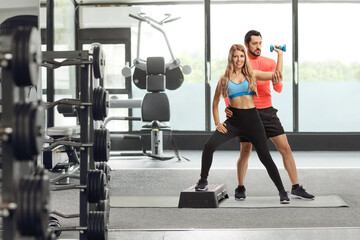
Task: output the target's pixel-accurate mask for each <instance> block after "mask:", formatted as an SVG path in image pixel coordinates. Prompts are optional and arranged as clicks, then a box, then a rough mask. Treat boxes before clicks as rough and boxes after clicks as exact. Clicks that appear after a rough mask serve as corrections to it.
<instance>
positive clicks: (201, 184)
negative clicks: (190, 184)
mask: <svg viewBox="0 0 360 240" xmlns="http://www.w3.org/2000/svg"><path fill="white" fill-rule="evenodd" d="M207 185H208V181H207V180H206V179H200V180H199V181H198V183H197V184H196V186H195V190H196V191H206V190H207V189H208V188H207Z"/></svg>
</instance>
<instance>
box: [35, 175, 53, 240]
mask: <svg viewBox="0 0 360 240" xmlns="http://www.w3.org/2000/svg"><path fill="white" fill-rule="evenodd" d="M37 179H38V182H39V185H38V197H37V199H36V208H37V218H38V219H37V223H38V224H37V226H38V235H41V236H43V238H44V239H47V237H48V235H49V233H48V231H47V227H48V219H49V207H48V206H49V198H50V188H49V186H50V179H49V176H48V175H42V176H37Z"/></svg>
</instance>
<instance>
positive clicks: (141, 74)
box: [132, 67, 146, 89]
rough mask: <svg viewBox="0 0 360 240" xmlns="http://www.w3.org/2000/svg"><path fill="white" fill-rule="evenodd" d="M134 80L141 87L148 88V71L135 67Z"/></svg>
mask: <svg viewBox="0 0 360 240" xmlns="http://www.w3.org/2000/svg"><path fill="white" fill-rule="evenodd" d="M132 79H133V82H134V84H135V85H136V86H137V87H138V88H140V89H146V71H145V70H142V69H140V68H137V67H135V70H134V74H133V77H132Z"/></svg>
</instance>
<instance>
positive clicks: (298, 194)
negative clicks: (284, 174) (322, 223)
mask: <svg viewBox="0 0 360 240" xmlns="http://www.w3.org/2000/svg"><path fill="white" fill-rule="evenodd" d="M291 197H292V198H299V199H305V200H314V199H315V196H314V195H311V194H309V193H307V192H306V191H305V189H304V188H303V186H301V185H299V186H298V187H297V188H295V189H291Z"/></svg>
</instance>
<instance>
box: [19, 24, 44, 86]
mask: <svg viewBox="0 0 360 240" xmlns="http://www.w3.org/2000/svg"><path fill="white" fill-rule="evenodd" d="M14 41H15V44H14V49H13V51H14V52H15V54H14V56H15V58H14V61H13V65H12V71H13V75H14V81H15V83H16V85H17V86H20V87H21V86H36V84H37V82H38V76H39V64H40V62H41V51H40V38H39V33H38V31H37V30H36V28H29V27H26V28H23V27H21V28H18V29H17V30H16V31H15V34H14Z"/></svg>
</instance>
